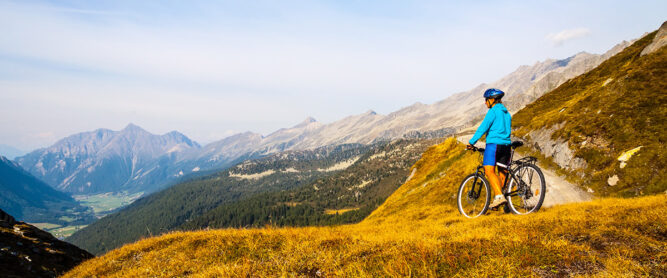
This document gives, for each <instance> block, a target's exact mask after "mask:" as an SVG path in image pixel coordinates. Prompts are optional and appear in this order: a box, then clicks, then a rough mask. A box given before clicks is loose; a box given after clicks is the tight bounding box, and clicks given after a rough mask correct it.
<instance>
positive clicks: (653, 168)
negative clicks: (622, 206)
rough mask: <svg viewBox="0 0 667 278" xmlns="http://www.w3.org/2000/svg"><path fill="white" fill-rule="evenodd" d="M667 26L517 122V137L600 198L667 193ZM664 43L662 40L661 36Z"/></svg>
mask: <svg viewBox="0 0 667 278" xmlns="http://www.w3.org/2000/svg"><path fill="white" fill-rule="evenodd" d="M666 33H667V24H663V26H662V27H661V28H660V31H656V32H653V33H651V34H648V35H646V36H644V37H643V38H641V39H640V40H638V41H637V42H635V43H634V44H633V45H631V46H629V47H627V48H626V49H625V50H623V51H622V52H620V53H619V54H617V55H615V56H613V57H612V58H610V59H608V60H607V61H605V62H603V63H602V64H601V65H600V66H598V67H597V68H595V69H593V70H591V71H590V72H588V73H585V74H583V75H581V76H579V77H576V78H573V79H571V80H569V81H568V82H566V83H565V84H563V85H561V86H560V87H558V88H556V89H555V90H553V91H551V92H549V93H547V94H545V95H544V96H543V97H541V98H540V99H538V100H536V101H535V102H533V103H532V104H529V105H528V106H526V107H525V108H524V109H522V110H521V111H519V112H518V113H517V114H516V115H514V116H513V125H514V127H515V128H516V131H515V132H514V134H515V135H517V136H520V137H523V138H525V139H527V140H528V141H529V142H530V145H531V146H532V147H533V149H534V150H535V151H537V152H536V154H538V155H541V156H542V158H547V159H548V160H550V161H551V162H553V163H554V164H555V165H557V166H559V167H560V168H562V169H563V170H564V171H563V172H564V173H566V174H568V176H569V177H570V179H572V180H573V181H575V182H576V183H577V184H581V185H582V186H583V187H584V189H586V190H588V191H589V192H594V193H595V194H597V195H600V196H638V195H647V194H656V193H663V192H665V190H667V175H666V174H665V171H664V169H665V168H667V157H665V154H667V147H666V144H667V134H666V133H665V115H667V93H665V88H667V48H665V47H664V46H663V47H661V48H655V49H653V50H652V51H653V52H648V51H644V50H645V49H646V48H647V46H648V45H654V41H660V40H664V36H665V34H666ZM658 35H659V36H660V38H658V37H657V36H658Z"/></svg>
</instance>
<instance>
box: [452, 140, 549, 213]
mask: <svg viewBox="0 0 667 278" xmlns="http://www.w3.org/2000/svg"><path fill="white" fill-rule="evenodd" d="M522 145H523V142H521V141H514V142H512V144H511V150H512V151H511V154H510V164H509V168H508V169H507V174H506V178H505V182H504V183H503V185H502V192H503V195H505V198H507V203H506V204H505V206H504V210H505V212H512V213H514V214H529V213H532V212H536V211H538V210H539V209H540V208H541V207H542V203H543V202H544V196H545V193H546V183H545V182H544V174H542V170H541V169H540V168H539V167H537V165H535V163H536V162H537V158H535V157H532V156H527V157H524V158H521V159H518V160H516V161H513V160H512V158H513V156H514V150H515V149H516V148H518V147H520V146H522ZM473 151H478V152H481V153H484V148H474V149H473ZM493 195H494V194H493V192H492V191H491V187H490V186H489V181H488V180H486V177H485V174H484V166H482V165H480V166H478V167H477V170H476V171H475V173H473V174H470V175H468V176H467V177H465V178H464V179H463V182H461V186H460V187H459V191H458V196H457V198H456V199H457V205H458V208H459V212H460V213H461V214H462V215H463V216H465V217H468V218H475V217H478V216H480V215H484V214H486V212H487V211H488V209H489V205H490V204H491V197H492V196H493Z"/></svg>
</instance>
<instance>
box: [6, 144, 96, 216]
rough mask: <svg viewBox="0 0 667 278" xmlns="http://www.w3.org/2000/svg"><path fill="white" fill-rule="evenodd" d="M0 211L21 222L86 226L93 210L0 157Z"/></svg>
mask: <svg viewBox="0 0 667 278" xmlns="http://www.w3.org/2000/svg"><path fill="white" fill-rule="evenodd" d="M0 209H2V210H4V211H6V212H7V213H9V214H11V215H13V216H14V217H16V218H17V219H19V220H21V221H26V222H31V223H52V224H59V225H64V224H87V223H89V222H91V221H93V220H94V217H93V211H92V210H91V209H90V208H87V207H84V206H81V205H80V204H79V203H78V202H77V201H76V200H74V199H73V198H72V197H71V196H69V195H68V194H67V193H63V192H59V191H57V190H55V189H53V188H51V186H49V185H48V184H46V183H44V182H43V181H41V180H39V179H37V178H36V177H34V176H32V175H31V174H30V173H28V172H27V171H25V170H23V169H22V168H21V167H20V166H19V165H18V164H16V163H14V162H12V161H9V160H8V159H7V158H5V157H3V156H0Z"/></svg>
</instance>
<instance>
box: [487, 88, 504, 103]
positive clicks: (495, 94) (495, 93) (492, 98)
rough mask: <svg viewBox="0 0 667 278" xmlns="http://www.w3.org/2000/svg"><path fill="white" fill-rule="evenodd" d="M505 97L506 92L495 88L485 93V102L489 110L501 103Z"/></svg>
mask: <svg viewBox="0 0 667 278" xmlns="http://www.w3.org/2000/svg"><path fill="white" fill-rule="evenodd" d="M503 96H505V92H503V91H501V90H498V89H495V88H491V89H488V90H486V91H484V100H485V103H486V105H487V106H488V107H489V108H491V106H493V104H495V103H500V102H501V99H502V98H503Z"/></svg>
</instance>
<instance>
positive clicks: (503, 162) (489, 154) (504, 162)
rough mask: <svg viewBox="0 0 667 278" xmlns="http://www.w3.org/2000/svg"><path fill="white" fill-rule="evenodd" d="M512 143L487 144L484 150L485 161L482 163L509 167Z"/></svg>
mask: <svg viewBox="0 0 667 278" xmlns="http://www.w3.org/2000/svg"><path fill="white" fill-rule="evenodd" d="M511 152H512V151H511V148H510V145H498V144H491V143H487V144H486V149H485V150H484V161H483V162H482V165H484V166H496V165H497V166H499V167H503V168H507V166H508V165H509V164H510V155H511Z"/></svg>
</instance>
